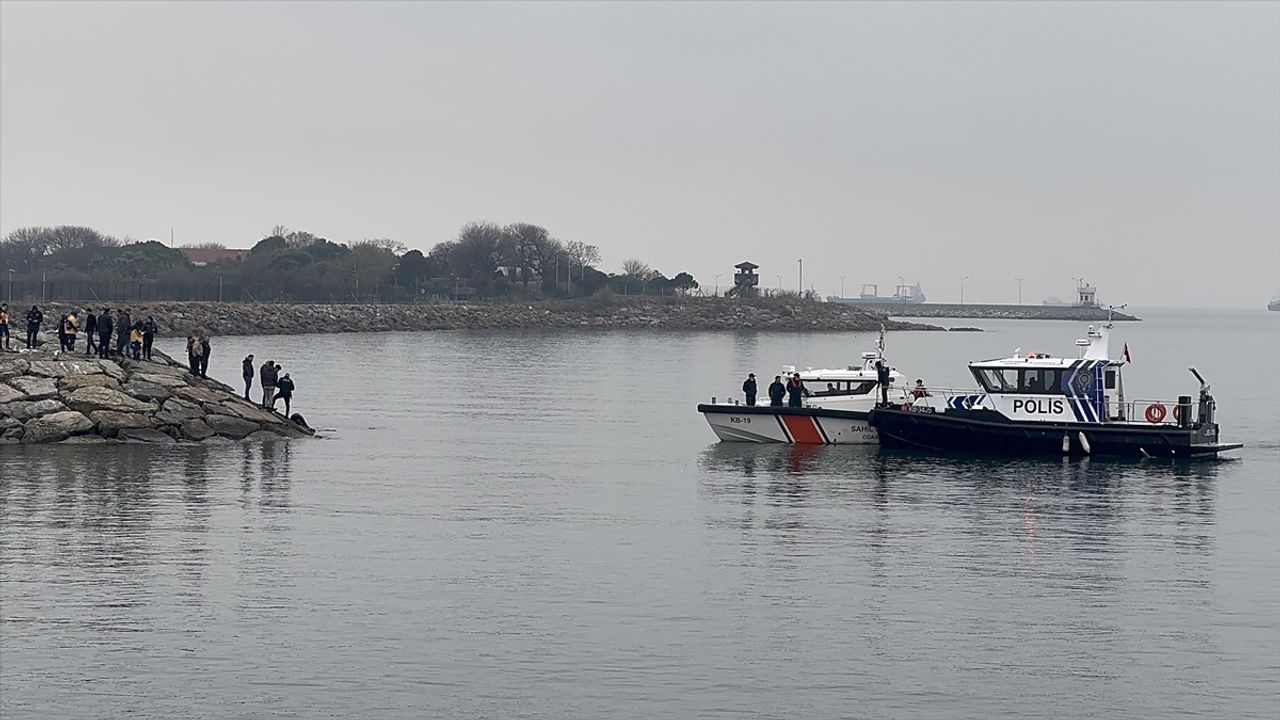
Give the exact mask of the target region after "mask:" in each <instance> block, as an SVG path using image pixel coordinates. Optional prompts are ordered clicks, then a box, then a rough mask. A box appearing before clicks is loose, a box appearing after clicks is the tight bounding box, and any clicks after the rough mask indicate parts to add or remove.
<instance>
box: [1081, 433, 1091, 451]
mask: <svg viewBox="0 0 1280 720" xmlns="http://www.w3.org/2000/svg"><path fill="white" fill-rule="evenodd" d="M1079 435H1080V447H1082V448H1084V454H1085V455H1092V454H1093V448H1091V447H1089V438H1087V437H1085V436H1084V433H1083V432H1081V433H1079Z"/></svg>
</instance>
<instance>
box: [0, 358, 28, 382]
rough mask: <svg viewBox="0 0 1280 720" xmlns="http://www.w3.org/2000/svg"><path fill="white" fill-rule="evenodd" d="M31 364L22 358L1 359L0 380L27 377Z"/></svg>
mask: <svg viewBox="0 0 1280 720" xmlns="http://www.w3.org/2000/svg"><path fill="white" fill-rule="evenodd" d="M29 367H31V363H29V362H27V361H26V360H24V359H22V358H0V380H7V379H8V378H11V377H18V376H19V375H25V374H26V373H27V368H29Z"/></svg>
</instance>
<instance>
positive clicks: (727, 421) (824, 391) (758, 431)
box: [698, 328, 912, 445]
mask: <svg viewBox="0 0 1280 720" xmlns="http://www.w3.org/2000/svg"><path fill="white" fill-rule="evenodd" d="M877 363H882V364H884V365H887V364H888V363H887V362H886V361H885V359H884V329H883V328H881V330H880V338H879V340H877V341H876V350H875V352H864V353H862V364H861V365H859V366H852V365H851V366H849V367H846V368H840V369H833V368H816V369H815V368H805V369H803V370H797V369H796V368H795V366H792V365H787V366H784V367H783V368H782V372H781V373H779V374H781V375H782V376H783V379H784V382H785V380H786V378H789V377H791V376H792V375H793V374H795V373H799V374H800V379H801V380H803V381H804V383H805V386H806V387H807V388H808V390H809V392H810V393H811V395H810V396H809V397H806V398H804V401H803V403H804V404H803V407H798V408H793V407H785V406H783V407H774V406H770V405H769V404H768V403H769V397H768V393H767V392H761V393H760V396H761V397H762V398H763V400H764V403H765V404H764V405H744V404H741V403H739V402H737V401H729V400H726V401H724V402H717V401H716V398H711V402H710V403H703V404H700V405H698V412H700V413H702V415H703V417H705V418H706V419H707V423H708V424H709V425H711V430H712V431H713V432H715V434H716V437H718V438H720V440H722V441H725V442H756V443H798V444H815V445H848V444H852V445H872V444H875V443H876V442H878V440H877V435H876V431H875V429H874V428H872V427H870V426H869V425H868V424H867V418H868V416H869V415H870V413H871V410H872V409H873V408H875V407H876V405H877V404H883V403H886V402H888V403H892V404H894V405H902V404H904V403H907V402H910V401H911V399H912V398H911V396H910V394H909V393H908V392H907V390H906V389H905V388H904V387H903V382H904V381H903V375H902V373H900V372H898V371H897V370H896V369H894V368H892V367H890V368H888V376H889V385H888V386H887V387H885V388H881V386H880V380H879V371H878V369H877V367H876V364H877ZM761 380H764V381H766V382H762V383H760V389H761V390H764V389H765V388H766V387H768V384H769V382H771V379H770V378H761Z"/></svg>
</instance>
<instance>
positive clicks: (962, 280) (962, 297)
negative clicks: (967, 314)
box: [960, 275, 969, 306]
mask: <svg viewBox="0 0 1280 720" xmlns="http://www.w3.org/2000/svg"><path fill="white" fill-rule="evenodd" d="M968 279H969V276H968V275H965V276H964V277H962V278H960V305H961V306H963V305H964V281H965V280H968Z"/></svg>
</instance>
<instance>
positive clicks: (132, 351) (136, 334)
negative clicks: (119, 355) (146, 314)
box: [129, 322, 142, 360]
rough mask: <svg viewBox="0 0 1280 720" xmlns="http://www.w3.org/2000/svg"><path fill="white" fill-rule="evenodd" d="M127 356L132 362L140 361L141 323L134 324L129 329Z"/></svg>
mask: <svg viewBox="0 0 1280 720" xmlns="http://www.w3.org/2000/svg"><path fill="white" fill-rule="evenodd" d="M129 355H130V356H131V357H132V358H133V359H134V360H141V359H142V323H140V322H136V323H134V324H133V327H132V328H130V329H129Z"/></svg>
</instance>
